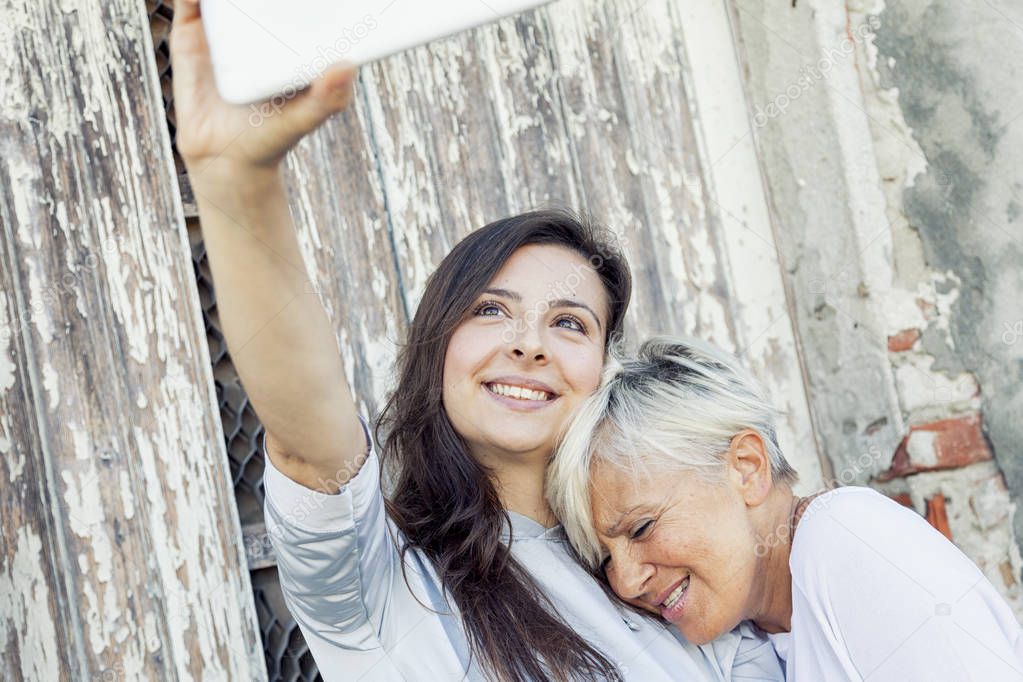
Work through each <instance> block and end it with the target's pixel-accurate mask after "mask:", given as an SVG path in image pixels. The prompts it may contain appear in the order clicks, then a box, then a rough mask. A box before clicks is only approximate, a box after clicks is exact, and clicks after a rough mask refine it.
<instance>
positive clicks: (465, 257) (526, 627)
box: [376, 209, 632, 682]
mask: <svg viewBox="0 0 1023 682" xmlns="http://www.w3.org/2000/svg"><path fill="white" fill-rule="evenodd" d="M530 244H551V245H557V246H562V247H566V248H569V249H572V250H574V251H575V252H577V253H579V254H580V255H582V256H583V258H585V259H587V260H588V262H589V264H590V267H592V268H593V269H594V270H595V271H596V273H597V274H598V275H599V277H600V280H601V282H602V284H603V286H604V290H605V291H606V293H607V299H608V302H609V309H610V315H609V319H608V323H607V327H606V329H607V331H606V334H605V338H604V341H605V349H609V348H611V347H612V346H613V345H615V344H617V343H618V342H619V340H620V338H621V335H622V326H623V318H624V316H625V311H626V308H627V307H628V305H629V298H630V296H631V293H632V278H631V275H630V272H629V268H628V264H627V263H626V261H625V259H624V257H623V256H622V254H621V252H620V250H619V249H618V247H617V245H616V242H615V240H614V238H613V235H612V234H611V233H610V232H609V231H608V230H606V229H605V228H603V227H601V226H599V225H597V224H596V223H594V222H593V221H592V219H590V218H589V217H586V216H580V215H577V214H575V213H572V212H570V211H567V210H562V209H545V210H538V211H532V212H529V213H523V214H520V215H516V216H511V217H508V218H504V219H501V220H497V221H495V222H492V223H489V224H488V225H485V226H484V227H482V228H480V229H478V230H476V231H475V232H473V233H471V234H470V235H469V236H467V237H466V238H465V239H463V240H462V241H461V242H459V243H458V244H457V245H456V246H455V247H454V249H452V250H451V252H450V253H449V254H448V255H447V256H446V257H445V258H444V259H443V260H442V261H441V263H440V265H439V266H438V267H437V270H436V271H435V272H434V273H433V274H432V275H431V277H430V279H429V281H428V282H427V285H426V289H425V292H424V294H423V297H422V299H421V301H420V304H419V307H418V310H417V311H416V314H415V317H414V319H413V320H412V324H411V327H410V328H409V332H408V337H407V341H406V343H405V344H404V345H403V346H402V347H401V349H400V351H399V355H398V361H397V367H398V383H397V386H396V388H395V390H394V392H393V394H392V395H391V396H390V398H389V399H388V401H387V404H386V405H385V407H384V409H383V411H382V413H381V415H380V419H379V420H378V422H377V426H376V429H377V434H378V440H377V442H383V443H384V446H383V449H382V451H381V461H382V465H383V466H384V467H385V468H386V470H387V471H388V472H389V473H390V474H392V476H393V481H394V488H393V491H392V493H391V494H390V495H389V496H388V500H387V511H388V514H389V515H390V516H391V518H392V519H393V521H394V522H395V524H396V525H397V527H398V528H399V529H400V530H401V531H402V533H403V534H404V539H405V542H404V544H403V545H402V549H401V552H402V559H403V560H404V557H405V552H407V551H408V550H410V549H413V548H415V549H418V550H419V551H421V552H422V553H423V554H425V555H426V556H427V557H429V558H430V560H431V561H432V562H433V564H434V567H435V569H436V571H437V575H438V576H439V578H440V580H441V582H442V583H443V585H444V588H445V590H446V592H447V593H448V594H449V595H450V598H452V599H453V600H454V602H455V604H456V605H457V607H458V611H459V613H460V614H461V620H462V625H463V628H464V630H465V632H466V635H467V639H468V642H469V645H470V650H471V652H472V656H474V657H476V658H478V660H480V662H481V664H482V669H483V670H484V672H485V674H487V675H488V676H489V677H491V678H493V679H496V680H502V681H503V680H509V681H511V682H527V681H529V680H548V679H554V680H559V681H561V680H565V681H567V680H577V679H610V680H621V679H622V678H621V674H620V673H619V671H618V669H617V667H615V665H614V664H613V663H612V662H611V661H609V660H608V659H607V658H606V657H605V656H604V655H603V654H601V653H600V652H599V651H597V650H596V649H595V648H594V647H593V646H591V645H590V644H589V643H588V642H587V641H586V640H585V639H583V638H582V637H581V636H579V635H578V634H577V633H576V632H575V631H574V630H572V628H571V627H569V626H568V625H567V624H566V623H565V622H564V620H562V619H561V618H560V617H559V616H558V615H557V614H556V612H555V610H554V607H553V605H552V603H551V601H550V599H549V598H548V597H547V596H546V595H545V594H544V592H543V591H542V590H541V589H540V587H539V586H538V585H537V584H536V582H535V581H534V580H533V579H532V577H531V576H530V575H529V573H528V572H527V571H526V570H525V569H524V568H523V567H522V565H521V564H519V562H517V561H516V560H515V559H514V558H513V557H512V555H511V551H510V548H509V547H508V546H507V545H506V544H505V543H504V542H502V541H501V531H502V529H503V527H504V525H505V524H506V523H510V520H509V518H508V514H507V512H506V511H505V510H504V508H503V507H502V505H501V501H500V499H499V497H498V494H497V490H496V489H495V486H494V484H493V482H492V481H491V478H490V476H489V472H488V470H487V469H486V468H485V467H484V466H483V465H481V464H480V463H479V462H478V461H476V459H474V458H473V456H472V455H471V454H470V452H469V449H468V447H467V444H466V442H465V441H464V440H463V439H462V437H461V436H460V435H459V434H458V433H457V432H456V431H455V430H454V427H453V426H452V425H451V422H450V420H449V419H448V415H447V413H446V412H445V410H444V407H443V404H442V401H441V399H442V395H441V388H442V385H443V384H442V377H443V372H444V356H445V352H446V350H447V346H448V342H449V341H450V339H451V336H452V334H453V333H454V331H455V328H456V327H457V326H458V325H459V323H460V322H461V321H462V319H463V318H464V316H465V314H466V313H467V312H468V310H469V308H470V306H471V305H472V304H473V303H474V302H475V300H476V298H477V297H478V296H479V294H480V292H481V291H482V290H483V289H484V288H486V286H487V285H488V284H489V283H490V282H491V280H492V279H493V277H494V276H495V275H496V273H497V272H498V270H500V269H501V267H502V266H503V265H504V263H505V261H507V260H508V258H509V257H510V256H511V255H512V254H513V253H514V252H515V251H516V250H517V249H519V248H521V247H523V246H526V245H530ZM381 432H384V433H385V434H386V436H385V439H384V440H383V441H381V440H380V439H379V434H380V433H381Z"/></svg>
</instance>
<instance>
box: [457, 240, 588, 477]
mask: <svg viewBox="0 0 1023 682" xmlns="http://www.w3.org/2000/svg"><path fill="white" fill-rule="evenodd" d="M607 323H608V301H607V294H606V292H605V290H604V286H603V284H602V283H601V280H600V277H599V276H598V274H597V273H596V272H595V271H594V270H593V268H592V267H591V266H590V264H589V263H588V262H587V260H586V259H585V258H584V257H583V256H582V255H580V254H578V253H577V252H575V251H573V250H571V249H568V248H565V247H562V246H555V245H545V244H531V245H528V246H524V247H522V248H520V249H518V250H517V251H515V253H513V254H512V256H511V257H510V258H509V259H508V260H507V261H506V262H505V264H504V266H503V267H502V268H501V269H500V270H499V271H498V272H497V274H496V275H495V276H494V278H493V280H492V281H491V282H490V283H489V285H488V286H487V288H486V289H485V290H484V292H483V293H481V294H480V295H479V296H478V297H477V299H476V301H475V302H474V304H473V305H472V306H471V307H470V310H469V312H468V313H466V316H465V318H463V320H462V322H461V323H460V324H459V326H458V327H457V329H456V330H455V332H454V334H453V335H452V337H451V340H450V342H449V343H448V347H447V351H446V353H445V358H444V387H443V401H444V408H445V410H446V411H447V415H448V418H449V419H450V420H451V423H452V425H453V426H454V428H455V430H456V431H457V432H458V433H459V435H461V436H462V437H463V438H464V439H465V440H466V442H467V443H468V444H469V448H470V450H471V451H472V453H473V455H474V456H475V457H476V458H477V459H478V460H480V461H482V462H483V463H485V464H493V463H495V462H500V461H503V460H504V459H505V458H507V457H515V458H520V459H525V458H530V457H533V456H539V457H543V458H545V459H546V458H547V457H549V456H550V454H551V452H552V451H553V449H554V446H555V442H556V439H557V438H558V436H559V435H560V432H561V429H562V427H563V426H564V425H565V424H566V423H567V421H568V419H569V417H570V415H571V413H572V411H573V409H574V408H575V407H576V406H577V405H578V404H579V403H580V402H581V401H582V400H583V399H585V398H586V397H587V396H589V395H590V394H591V393H592V392H593V391H594V390H595V389H596V387H597V386H598V384H599V383H600V373H601V368H602V366H603V362H604V333H605V328H606V325H607ZM495 458H496V459H495Z"/></svg>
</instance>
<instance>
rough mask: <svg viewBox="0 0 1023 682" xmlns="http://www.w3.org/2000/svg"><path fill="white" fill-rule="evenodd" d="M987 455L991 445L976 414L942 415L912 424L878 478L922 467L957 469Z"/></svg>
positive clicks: (919, 470)
mask: <svg viewBox="0 0 1023 682" xmlns="http://www.w3.org/2000/svg"><path fill="white" fill-rule="evenodd" d="M989 459H991V448H989V447H988V444H987V440H985V438H984V433H983V431H982V430H981V421H980V415H979V414H973V415H969V416H967V417H956V418H954V419H942V420H941V421H936V422H932V423H930V424H918V425H916V426H911V427H910V428H909V434H908V435H907V436H906V437H905V438H903V439H902V442H901V443H900V444H899V447H898V449H896V451H895V456H894V457H893V458H892V466H891V467H890V468H889V469H888V471H885V472H883V473H881V474H879V475H878V476H877V480H879V481H890V480H891V479H893V478H897V477H899V476H909V475H911V474H916V473H919V472H921V471H940V470H942V469H957V468H959V467H963V466H967V465H969V464H974V463H975V462H983V461H986V460H989Z"/></svg>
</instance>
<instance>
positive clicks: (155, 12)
mask: <svg viewBox="0 0 1023 682" xmlns="http://www.w3.org/2000/svg"><path fill="white" fill-rule="evenodd" d="M146 9H147V10H148V12H149V27H150V32H151V34H152V37H153V47H154V49H155V52H156V66H157V72H158V74H159V77H160V88H161V91H162V93H163V103H164V110H165V111H166V112H167V127H168V129H169V131H170V136H171V141H172V142H173V141H174V140H175V137H176V132H177V126H176V122H175V117H174V101H173V92H172V88H171V83H172V80H171V78H172V70H171V63H170V46H169V45H168V42H167V41H168V38H169V36H170V30H171V20H172V19H173V16H174V4H173V2H167V1H163V0H146ZM174 163H175V166H176V168H177V172H178V174H179V175H183V174H184V173H185V166H184V163H182V161H181V158H180V157H179V156H178V152H177V147H176V145H175V146H174ZM188 235H189V242H190V245H191V251H192V265H193V268H194V270H195V279H196V285H197V286H198V290H199V299H200V302H201V304H202V311H203V321H204V322H205V325H206V340H207V343H208V344H209V349H210V364H211V365H212V367H213V378H214V384H215V386H216V395H217V402H218V404H219V406H220V419H221V421H222V422H223V425H224V439H225V445H226V447H227V454H228V459H229V461H230V465H231V477H232V481H233V484H234V493H235V501H236V503H237V505H238V515H239V518H240V519H241V523H242V529H243V532H244V534H245V541H246V555H247V556H248V557H249V558H250V560H249V564H250V570H251V579H252V592H253V594H252V597H253V601H254V603H255V608H256V614H257V616H258V618H259V626H260V633H261V636H262V640H263V652H264V655H265V657H266V668H267V674H268V677H269V679H270V680H275V681H276V680H286V681H287V682H295V681H299V680H301V681H303V682H311V681H313V680H321V679H322V678H321V677H320V674H319V672H318V670H317V668H316V664H315V662H314V661H313V657H312V654H311V653H310V652H309V647H308V646H307V645H306V642H305V639H304V638H303V637H302V633H301V631H300V630H299V628H298V624H297V623H295V621H294V620H293V619H292V617H291V614H290V613H289V612H288V609H287V607H286V606H285V604H284V597H283V595H282V594H281V588H280V582H279V580H278V577H277V568H276V566H274V565H273V559H272V555H270V554H269V553H268V552H267V551H266V544H267V543H266V537H265V533H264V532H263V453H262V451H261V450H260V448H259V443H260V439H261V438H262V434H263V425H262V424H261V423H260V422H259V419H258V417H257V416H256V413H255V411H254V410H253V409H252V405H251V403H250V402H249V399H248V396H247V395H246V394H245V389H244V388H243V387H242V384H241V382H240V381H239V379H238V373H237V372H236V371H235V368H234V363H232V362H231V356H230V355H229V354H228V351H227V343H226V342H225V341H224V336H223V334H222V333H221V331H220V320H219V318H218V316H217V297H216V292H215V291H214V288H213V278H212V276H211V274H210V268H209V263H208V262H207V259H206V248H205V245H204V244H203V241H202V234H201V232H200V230H199V222H198V219H196V218H190V219H189V220H188ZM253 557H257V559H256V560H253Z"/></svg>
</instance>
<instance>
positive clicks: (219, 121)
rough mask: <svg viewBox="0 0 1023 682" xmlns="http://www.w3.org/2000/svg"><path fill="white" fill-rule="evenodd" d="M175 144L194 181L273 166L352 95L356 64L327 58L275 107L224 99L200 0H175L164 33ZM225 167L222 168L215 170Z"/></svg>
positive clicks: (238, 176)
mask: <svg viewBox="0 0 1023 682" xmlns="http://www.w3.org/2000/svg"><path fill="white" fill-rule="evenodd" d="M170 50H171V64H172V67H173V69H174V79H173V82H174V99H173V101H174V114H175V120H176V125H177V140H176V142H177V147H178V152H179V153H180V154H181V157H182V159H183V160H184V162H185V165H186V166H187V167H188V169H189V174H190V176H191V179H192V183H193V185H195V184H197V183H202V182H204V181H209V180H214V181H215V180H217V176H222V177H223V178H224V182H225V183H230V182H233V183H237V182H241V181H243V179H242V176H244V174H245V172H246V171H248V170H257V169H271V168H273V167H274V166H276V164H277V163H278V162H279V161H280V160H281V159H282V158H283V157H284V155H285V154H286V153H287V152H288V150H289V149H290V148H291V147H292V146H294V145H295V144H296V143H297V142H298V141H299V140H300V139H301V138H302V136H304V135H305V134H307V133H309V132H311V131H312V130H314V129H315V128H316V127H318V126H319V125H320V124H321V123H322V122H323V121H324V120H325V119H326V118H328V117H329V116H330V115H331V114H334V113H336V112H338V111H341V110H342V109H344V108H345V107H346V106H347V105H348V104H349V102H351V99H352V95H353V84H354V81H355V76H356V69H355V67H354V66H353V65H351V64H344V63H341V64H331V65H329V66H328V67H327V68H326V69H324V71H323V72H322V73H320V74H319V75H318V76H317V77H316V78H315V79H314V80H313V81H312V82H311V84H310V85H309V87H308V88H307V89H305V90H304V91H302V92H301V93H296V94H295V95H294V96H293V97H292V98H290V99H289V100H288V101H287V102H282V103H280V106H278V107H276V108H274V110H273V111H263V110H262V109H261V108H256V109H253V108H252V107H247V106H242V105H239V104H234V103H231V102H228V101H225V100H224V98H223V97H222V96H221V94H220V93H219V92H218V90H217V88H216V86H215V83H214V73H213V65H212V61H211V59H210V53H209V48H208V45H207V41H206V33H205V30H204V26H203V22H202V19H201V16H200V11H199V0H178V1H177V3H176V4H175V8H174V25H173V28H172V30H171V36H170ZM219 169H224V170H225V171H226V172H224V173H220V172H217V171H218V170H219Z"/></svg>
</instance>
